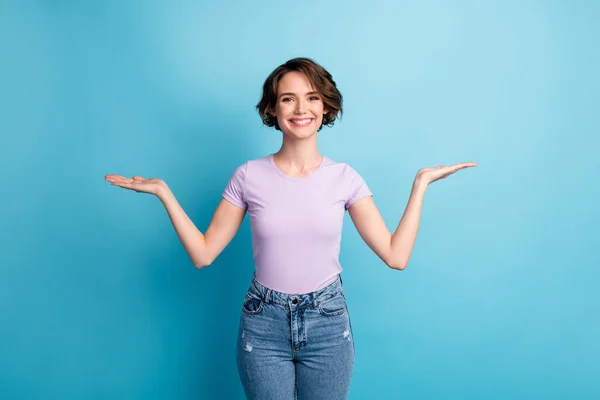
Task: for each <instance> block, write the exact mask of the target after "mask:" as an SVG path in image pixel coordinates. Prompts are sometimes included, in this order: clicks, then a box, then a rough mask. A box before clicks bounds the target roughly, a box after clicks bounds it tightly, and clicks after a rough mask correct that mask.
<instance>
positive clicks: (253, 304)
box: [242, 294, 263, 315]
mask: <svg viewBox="0 0 600 400" xmlns="http://www.w3.org/2000/svg"><path fill="white" fill-rule="evenodd" d="M262 308H263V301H262V299H260V298H257V297H254V296H251V295H249V294H247V295H246V298H245V299H244V304H243V305H242V310H243V311H244V312H245V313H246V314H250V315H254V314H258V313H259V312H261V310H262Z"/></svg>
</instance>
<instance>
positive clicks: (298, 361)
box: [236, 275, 354, 400]
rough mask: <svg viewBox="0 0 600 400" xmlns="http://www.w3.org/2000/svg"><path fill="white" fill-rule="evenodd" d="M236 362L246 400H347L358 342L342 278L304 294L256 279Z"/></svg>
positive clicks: (248, 297)
mask: <svg viewBox="0 0 600 400" xmlns="http://www.w3.org/2000/svg"><path fill="white" fill-rule="evenodd" d="M236 361H237V368H238V373H239V375H240V380H241V382H242V386H243V388H244V392H245V393H246V397H247V398H248V399H260V400H270V399H272V400H292V399H295V398H296V396H297V398H298V399H299V400H309V399H310V400H317V399H327V400H337V399H340V400H341V399H346V398H347V396H348V390H349V388H350V380H351V378H352V370H353V368H354V340H353V335H352V326H351V325H350V317H349V314H348V308H347V306H346V297H345V296H344V292H343V290H342V278H341V276H340V275H338V279H336V280H335V281H334V282H333V283H331V284H329V285H328V286H327V287H325V288H323V289H321V290H319V291H316V292H311V293H306V294H286V293H281V292H277V291H275V290H272V289H270V288H267V287H266V286H263V285H262V284H260V283H259V282H258V281H257V280H256V276H254V277H253V278H252V283H251V284H250V288H249V289H248V292H247V293H246V298H245V299H244V303H243V305H242V312H241V317H240V328H239V332H238V339H237V346H236Z"/></svg>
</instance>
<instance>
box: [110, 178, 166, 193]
mask: <svg viewBox="0 0 600 400" xmlns="http://www.w3.org/2000/svg"><path fill="white" fill-rule="evenodd" d="M104 179H105V180H106V181H108V182H110V183H112V185H113V186H119V187H122V188H124V189H129V190H135V191H136V192H138V193H140V192H142V193H150V194H154V195H157V194H158V193H160V191H161V190H163V189H164V187H165V182H164V181H163V180H162V179H158V178H150V179H145V178H142V177H141V176H137V175H136V176H134V177H133V179H132V178H127V177H125V176H121V175H116V174H109V175H106V176H105V177H104Z"/></svg>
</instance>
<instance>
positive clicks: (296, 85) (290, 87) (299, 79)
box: [277, 71, 314, 93]
mask: <svg viewBox="0 0 600 400" xmlns="http://www.w3.org/2000/svg"><path fill="white" fill-rule="evenodd" d="M312 91H314V88H313V86H312V85H311V83H310V80H309V79H308V77H307V76H306V75H304V74H303V73H302V72H299V71H290V72H287V73H286V74H285V75H283V76H282V77H281V79H280V80H279V84H278V85H277V93H284V92H289V93H307V92H312Z"/></svg>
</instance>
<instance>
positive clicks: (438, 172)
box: [348, 162, 477, 270]
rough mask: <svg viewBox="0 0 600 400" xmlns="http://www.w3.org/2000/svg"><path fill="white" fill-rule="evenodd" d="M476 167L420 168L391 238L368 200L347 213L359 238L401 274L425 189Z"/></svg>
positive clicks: (407, 258)
mask: <svg viewBox="0 0 600 400" xmlns="http://www.w3.org/2000/svg"><path fill="white" fill-rule="evenodd" d="M475 166H477V164H476V163H474V162H467V163H461V164H455V165H451V166H443V165H440V166H438V167H435V168H422V169H420V170H419V172H417V176H416V178H415V180H414V182H413V186H412V190H411V192H410V197H409V199H408V204H407V206H406V210H404V214H403V215H402V218H401V219H400V222H399V223H398V227H397V228H396V231H395V232H394V234H393V235H392V234H391V233H390V231H389V230H388V229H387V227H386V225H385V222H384V221H383V218H382V217H381V214H380V213H379V210H378V209H377V206H375V202H374V201H373V198H372V197H371V196H369V197H365V198H363V199H360V200H358V201H357V202H355V203H354V204H352V205H351V206H350V208H348V213H349V214H350V218H352V222H354V226H356V229H357V230H358V233H359V234H360V237H361V238H362V239H363V240H364V241H365V243H366V244H367V245H368V246H369V247H370V248H371V250H373V252H374V253H375V254H377V256H378V257H379V258H381V260H382V261H383V262H385V263H386V264H387V266H389V267H390V268H393V269H398V270H403V269H405V268H406V266H407V265H408V260H409V259H410V255H411V253H412V249H413V247H414V245H415V240H416V239H417V232H418V231H419V222H420V220H421V208H422V206H423V198H424V197H425V191H426V189H427V186H429V184H431V183H432V182H435V181H437V180H439V179H444V178H446V177H448V176H449V175H451V174H453V173H455V172H456V171H458V170H460V169H464V168H468V167H475Z"/></svg>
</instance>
